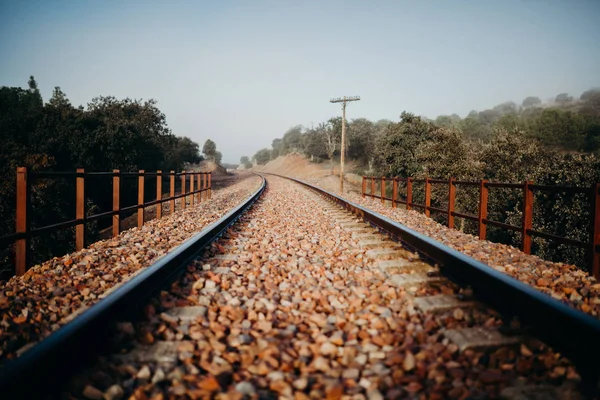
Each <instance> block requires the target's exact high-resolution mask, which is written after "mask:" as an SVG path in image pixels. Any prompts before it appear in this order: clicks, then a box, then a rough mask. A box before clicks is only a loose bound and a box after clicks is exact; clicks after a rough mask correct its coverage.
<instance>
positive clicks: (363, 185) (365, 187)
mask: <svg viewBox="0 0 600 400" xmlns="http://www.w3.org/2000/svg"><path fill="white" fill-rule="evenodd" d="M366 192H367V179H366V178H365V177H364V176H363V177H362V192H361V194H362V198H363V199H364V198H365V193H366Z"/></svg>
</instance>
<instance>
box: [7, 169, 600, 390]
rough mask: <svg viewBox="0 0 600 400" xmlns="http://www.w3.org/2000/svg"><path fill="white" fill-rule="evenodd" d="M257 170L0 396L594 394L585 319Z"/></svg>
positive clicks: (592, 329) (64, 331) (56, 337)
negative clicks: (257, 175) (250, 184)
mask: <svg viewBox="0 0 600 400" xmlns="http://www.w3.org/2000/svg"><path fill="white" fill-rule="evenodd" d="M269 181H270V188H269V190H268V191H269V192H268V194H266V195H264V197H263V198H261V199H260V200H259V197H260V196H261V194H262V193H263V191H264V190H265V185H263V186H262V187H261V189H259V190H258V191H257V192H256V193H255V194H254V195H253V196H252V197H251V198H250V199H249V202H247V203H246V204H243V205H241V206H239V207H238V208H236V209H235V210H233V211H232V212H230V213H229V214H228V215H226V216H225V217H224V219H222V220H221V221H219V222H217V223H215V224H213V226H211V227H209V228H207V229H206V230H205V231H203V232H202V233H200V234H198V235H197V236H195V237H193V238H192V239H190V241H188V242H186V243H185V244H183V245H182V246H181V247H179V248H178V249H177V250H176V251H174V252H172V253H171V254H169V255H168V256H166V257H165V258H163V259H161V260H160V261H159V262H157V263H156V264H154V265H152V266H151V267H148V269H147V270H145V271H144V272H143V273H142V274H139V275H138V276H136V277H135V278H134V279H132V280H131V281H129V282H128V283H127V284H125V285H124V286H122V287H121V288H119V289H118V290H117V291H115V292H114V293H113V294H111V296H108V297H107V298H105V299H104V300H102V301H101V302H99V303H98V304H96V305H95V306H93V307H91V308H90V309H89V310H88V311H86V312H85V313H83V314H82V315H81V316H79V317H78V318H76V319H75V320H74V321H73V322H71V323H70V324H68V325H66V326H65V327H63V328H61V329H59V330H58V331H57V332H55V333H54V334H53V335H51V336H50V337H48V338H47V339H46V340H45V341H43V342H42V343H40V344H39V345H37V346H35V347H34V348H32V349H31V350H29V351H27V352H26V353H25V354H23V355H22V356H21V357H20V358H19V359H17V360H15V361H13V362H11V363H7V364H6V365H5V366H3V367H2V370H0V371H1V375H0V390H1V391H0V393H3V394H6V393H9V394H10V395H11V397H10V398H32V396H40V394H42V393H53V395H54V396H57V397H63V398H111V399H112V398H114V399H116V398H121V397H128V396H131V395H133V396H134V398H153V399H155V398H156V399H159V398H171V397H186V396H187V397H189V398H210V396H213V395H215V394H216V393H220V392H223V393H225V394H223V395H222V396H223V397H222V398H244V396H246V397H249V398H252V397H255V398H276V397H283V398H300V399H302V398H342V395H346V396H349V397H347V398H357V399H358V398H368V399H379V398H419V396H425V397H427V398H448V397H453V398H466V397H471V398H477V397H481V398H486V397H498V396H501V395H502V396H505V397H507V398H540V397H535V396H541V395H545V396H547V397H545V398H587V397H593V396H594V392H593V391H594V390H595V389H597V379H598V375H597V368H595V367H594V366H593V365H591V364H592V361H593V360H596V359H597V357H598V356H599V355H600V352H599V348H600V344H599V343H598V340H597V339H598V338H599V337H600V322H599V321H597V320H596V319H594V318H592V317H589V316H587V315H585V314H583V313H580V312H577V311H575V310H573V309H571V308H569V307H567V306H565V305H563V304H561V303H559V302H557V301H555V300H552V299H551V298H549V297H547V296H545V295H542V294H541V293H538V292H537V291H535V290H533V289H531V288H529V287H528V286H526V285H524V284H522V283H519V282H517V281H515V280H513V279H511V278H509V277H506V276H504V275H502V274H500V273H498V272H497V271H494V270H492V269H491V268H488V267H486V266H485V265H483V264H481V263H478V262H476V261H474V260H472V259H470V258H468V257H466V256H464V255H462V254H460V253H458V252H456V251H454V250H451V249H449V248H447V247H445V246H442V245H440V244H438V243H436V242H433V241H432V240H430V239H428V238H427V237H424V236H422V235H420V234H418V233H416V232H414V231H410V230H409V229H407V228H404V227H402V226H400V225H398V224H396V223H394V222H393V221H390V220H388V219H386V218H384V217H381V216H378V215H376V214H374V213H370V212H369V211H368V210H366V209H363V208H361V207H359V206H356V205H353V204H350V203H347V202H344V201H343V200H342V199H341V198H339V197H337V196H335V195H333V194H331V193H327V192H324V191H322V190H320V189H317V188H314V187H309V185H307V184H305V183H303V182H300V181H296V182H295V183H291V182H289V181H285V180H283V179H282V178H278V177H274V178H269ZM302 185H303V186H305V187H302ZM307 187H308V188H309V189H310V190H307ZM255 202H256V204H255V205H254V206H252V207H251V205H252V204H253V203H255ZM238 219H239V221H238V222H237V223H236V224H235V225H233V222H234V221H236V220H238ZM219 236H221V238H220V239H219V240H217V241H215V240H216V239H217V238H218V237H219ZM210 243H212V244H210ZM202 249H204V250H202ZM201 250H202V252H201V253H199V252H200V251H201ZM416 251H418V253H417V252H416ZM449 278H451V279H449ZM171 282H173V283H172V284H171V286H170V287H169V286H168V285H169V283H171ZM167 288H168V289H167ZM161 290H162V291H161ZM140 309H143V313H142V314H141V315H137V314H135V313H136V310H140ZM514 317H517V319H516V320H515V318H514ZM115 321H120V322H119V323H118V324H117V327H118V328H117V330H116V333H115V330H114V322H115ZM524 322H526V324H525V323H524ZM538 339H542V340H543V341H544V342H542V341H540V340H538ZM545 343H547V344H550V345H552V346H553V347H552V348H550V347H549V346H548V345H546V344H545ZM553 349H555V350H556V351H560V352H561V353H557V352H555V350H553ZM98 354H102V356H101V357H100V358H97V359H96V358H94V357H96V356H97V355H98ZM563 355H566V356H568V357H569V359H568V360H567V359H566V358H565V357H564V356H563ZM90 360H92V361H93V362H92V364H84V363H86V362H87V363H89V362H90ZM590 360H592V361H590ZM81 365H91V366H88V368H86V369H83V370H82V369H81V368H82V367H81ZM574 365H576V366H577V368H575V367H574ZM49 366H52V367H51V368H49ZM81 371H83V372H81ZM75 372H80V374H78V375H76V377H75V378H72V379H70V380H69V382H68V383H67V385H66V386H65V385H64V383H65V382H66V381H67V378H69V377H70V376H72V375H73V374H74V373H75ZM57 390H58V392H57ZM60 392H62V395H58V394H57V393H60ZM519 395H521V396H526V397H518V396H519ZM527 396H529V397H527Z"/></svg>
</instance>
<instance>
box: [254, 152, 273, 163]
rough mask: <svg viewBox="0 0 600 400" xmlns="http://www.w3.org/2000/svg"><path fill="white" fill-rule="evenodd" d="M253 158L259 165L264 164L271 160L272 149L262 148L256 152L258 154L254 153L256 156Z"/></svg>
mask: <svg viewBox="0 0 600 400" xmlns="http://www.w3.org/2000/svg"><path fill="white" fill-rule="evenodd" d="M252 159H253V160H254V161H256V163H257V164H258V165H264V164H266V163H268V162H269V161H270V160H271V150H269V149H261V150H259V151H257V152H256V154H255V155H254V157H252Z"/></svg>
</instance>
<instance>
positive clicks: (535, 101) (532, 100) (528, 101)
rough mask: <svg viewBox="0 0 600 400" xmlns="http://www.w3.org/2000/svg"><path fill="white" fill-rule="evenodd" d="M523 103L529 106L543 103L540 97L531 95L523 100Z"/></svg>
mask: <svg viewBox="0 0 600 400" xmlns="http://www.w3.org/2000/svg"><path fill="white" fill-rule="evenodd" d="M522 104H523V107H525V108H529V107H534V106H539V105H540V104H542V100H540V98H539V97H535V96H529V97H526V98H525V99H524V100H523V103H522Z"/></svg>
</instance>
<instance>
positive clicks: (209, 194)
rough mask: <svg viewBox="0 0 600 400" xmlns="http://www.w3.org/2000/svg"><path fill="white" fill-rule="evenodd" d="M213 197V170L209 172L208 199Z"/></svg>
mask: <svg viewBox="0 0 600 400" xmlns="http://www.w3.org/2000/svg"><path fill="white" fill-rule="evenodd" d="M211 197H212V172H209V173H208V199H209V200H210V198H211Z"/></svg>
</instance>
